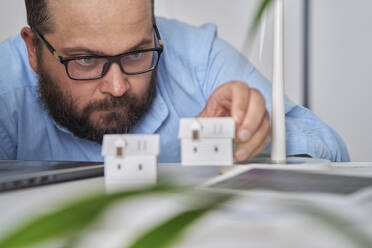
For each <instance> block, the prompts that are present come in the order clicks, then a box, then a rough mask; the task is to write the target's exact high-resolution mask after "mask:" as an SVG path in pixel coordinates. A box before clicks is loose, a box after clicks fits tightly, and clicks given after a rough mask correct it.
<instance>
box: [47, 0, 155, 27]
mask: <svg viewBox="0 0 372 248" xmlns="http://www.w3.org/2000/svg"><path fill="white" fill-rule="evenodd" d="M48 9H49V13H50V17H51V20H52V22H53V23H54V24H55V25H54V26H55V29H56V30H55V31H59V30H58V29H68V28H70V29H71V28H75V27H79V28H80V27H82V28H90V29H94V28H95V29H97V30H102V29H107V28H111V29H114V28H116V29H118V28H120V29H125V28H128V29H130V28H135V27H137V26H140V25H144V24H146V23H148V22H151V20H152V5H151V0H104V1H102V0H49V1H48Z"/></svg>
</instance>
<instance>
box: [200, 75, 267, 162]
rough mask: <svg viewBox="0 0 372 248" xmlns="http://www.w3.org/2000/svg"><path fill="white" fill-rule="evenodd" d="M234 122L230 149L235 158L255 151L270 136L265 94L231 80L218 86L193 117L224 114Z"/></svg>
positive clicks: (264, 143)
mask: <svg viewBox="0 0 372 248" xmlns="http://www.w3.org/2000/svg"><path fill="white" fill-rule="evenodd" d="M228 116H231V117H233V118H234V120H235V124H236V142H237V144H238V146H237V147H236V149H235V151H234V157H235V159H236V160H237V161H244V160H247V159H250V158H252V157H254V156H256V155H258V154H259V153H260V152H261V151H262V150H263V149H264V148H265V146H266V145H267V143H268V142H269V139H270V133H271V131H270V117H269V113H268V112H267V110H266V104H265V98H264V97H263V96H262V94H261V93H260V92H259V91H258V90H256V89H251V88H249V87H248V85H247V84H245V83H243V82H237V81H232V82H228V83H225V84H223V85H221V86H220V87H218V88H217V89H216V90H215V91H214V92H213V94H212V95H211V97H210V98H209V99H208V101H207V104H206V106H205V108H204V110H203V111H202V112H201V113H200V114H199V115H198V116H197V117H228Z"/></svg>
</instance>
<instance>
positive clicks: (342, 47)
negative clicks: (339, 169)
mask: <svg viewBox="0 0 372 248" xmlns="http://www.w3.org/2000/svg"><path fill="white" fill-rule="evenodd" d="M312 12H313V14H312V20H313V21H312V26H313V28H312V40H311V43H312V63H311V68H312V72H311V76H312V78H311V83H312V89H311V90H312V92H313V94H312V97H311V102H312V106H313V110H314V111H315V112H316V113H317V114H318V115H319V116H320V118H322V119H323V120H325V121H326V122H327V123H328V124H329V125H331V126H332V127H334V128H335V129H336V130H337V131H338V132H339V133H341V135H342V136H343V138H344V140H345V142H346V143H347V145H348V147H349V151H350V153H351V156H352V159H353V160H357V161H363V160H364V161H367V160H368V161H372V146H371V141H372V108H371V107H372V98H371V94H372V1H371V0H353V1H350V0H326V1H324V0H313V9H312Z"/></svg>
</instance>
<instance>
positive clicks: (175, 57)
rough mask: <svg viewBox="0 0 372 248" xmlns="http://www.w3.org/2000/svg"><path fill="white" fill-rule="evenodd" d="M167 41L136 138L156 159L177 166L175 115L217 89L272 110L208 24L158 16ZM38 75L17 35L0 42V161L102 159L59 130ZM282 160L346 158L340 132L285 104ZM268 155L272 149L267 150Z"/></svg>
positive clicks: (245, 66)
mask: <svg viewBox="0 0 372 248" xmlns="http://www.w3.org/2000/svg"><path fill="white" fill-rule="evenodd" d="M157 25H158V28H159V31H160V34H161V37H162V39H163V42H164V53H163V54H162V57H161V60H160V63H159V68H158V76H157V90H158V91H157V95H156V97H155V100H154V102H153V105H152V107H151V109H150V110H149V112H148V113H147V114H146V115H145V116H144V118H143V119H142V120H141V121H140V123H138V125H137V126H136V127H135V128H134V129H133V130H132V132H133V133H145V134H152V133H158V134H160V136H161V148H162V151H161V154H160V157H159V160H160V162H178V161H179V160H180V143H179V140H178V124H179V120H180V118H183V117H195V116H196V115H197V114H198V113H199V112H201V111H202V109H203V108H204V106H205V103H206V101H207V99H208V98H209V96H210V95H211V94H212V92H213V91H214V90H215V89H216V88H217V87H218V86H219V85H221V84H223V83H225V82H228V81H231V80H239V81H243V82H246V83H247V84H248V85H249V86H250V87H252V88H256V89H258V90H259V91H260V92H261V93H262V94H263V95H264V97H265V99H266V102H267V109H268V110H269V112H270V113H271V84H270V82H268V81H267V80H266V79H265V78H264V77H263V76H262V75H261V74H260V73H259V72H258V71H257V70H255V68H254V67H253V66H252V64H251V63H250V62H249V61H248V60H247V59H246V58H245V57H243V56H242V55H241V54H240V53H239V52H238V51H236V50H235V49H233V48H232V47H231V46H230V45H228V44H227V43H225V42H224V41H222V40H221V39H219V38H218V37H217V31H216V26H215V25H212V24H207V25H203V26H201V27H192V26H189V25H186V24H183V23H180V22H177V21H174V20H167V19H163V18H158V19H157ZM37 83H38V76H37V74H36V73H35V72H34V71H33V70H32V69H31V67H30V65H29V62H28V56H27V50H26V47H25V44H24V42H23V40H22V38H21V37H20V36H19V35H18V36H16V37H14V38H11V39H8V40H6V41H4V42H3V43H1V44H0V159H6V160H7V159H17V160H74V161H76V160H77V161H102V160H103V157H102V156H101V146H100V145H98V144H97V143H94V142H91V141H88V140H83V139H80V138H78V137H76V136H74V135H73V134H72V133H71V132H70V131H68V130H66V129H65V128H63V127H60V126H58V125H57V124H56V123H55V122H54V121H53V119H52V118H51V117H50V116H49V115H48V113H47V112H46V110H44V109H43V107H42V106H41V105H40V104H39V101H38V90H37ZM286 129H287V155H296V154H308V155H310V156H312V157H317V158H326V159H329V160H332V161H348V160H349V155H348V152H347V149H346V147H345V144H344V143H343V141H342V139H341V138H340V137H339V136H338V134H337V133H336V132H335V131H333V130H332V129H331V128H330V127H328V126H327V125H325V124H324V123H323V122H322V121H320V120H319V119H318V118H317V117H316V116H315V115H314V114H313V113H312V112H311V111H309V110H307V109H305V108H303V107H301V106H298V105H295V104H294V103H292V102H291V101H289V100H287V101H286ZM265 152H269V146H267V148H266V149H265Z"/></svg>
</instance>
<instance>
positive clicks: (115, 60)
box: [32, 24, 163, 81]
mask: <svg viewBox="0 0 372 248" xmlns="http://www.w3.org/2000/svg"><path fill="white" fill-rule="evenodd" d="M153 28H154V30H155V34H156V36H157V40H158V45H159V47H155V48H149V49H143V50H135V51H130V52H126V53H122V54H119V55H115V56H98V55H93V56H79V57H62V56H60V55H59V54H58V53H57V51H56V49H54V48H53V46H52V45H51V44H50V43H49V42H48V41H47V40H46V39H45V38H44V36H43V35H42V34H41V33H39V32H38V31H36V30H34V29H32V30H33V32H34V34H35V35H36V37H37V38H38V39H39V40H40V41H41V42H42V43H43V44H44V45H45V46H46V48H47V49H48V50H49V51H50V52H51V53H52V54H53V56H54V57H56V58H57V60H58V61H59V62H60V63H61V64H63V65H64V66H65V69H66V74H67V76H68V77H69V78H70V79H71V80H76V81H90V80H97V79H101V78H103V77H104V76H105V75H106V73H107V72H108V70H109V68H110V67H111V65H112V63H117V64H118V65H119V67H120V70H121V71H122V72H123V73H124V74H126V75H139V74H144V73H147V72H150V71H153V70H155V69H156V68H157V66H158V64H159V60H160V56H161V54H162V52H163V41H162V39H161V36H160V33H159V30H158V27H157V26H156V24H154V25H153ZM151 51H153V52H155V51H156V52H158V55H159V56H158V58H157V61H156V63H155V65H153V67H151V68H149V69H147V70H145V71H141V72H134V73H129V72H126V71H125V69H124V67H123V66H122V64H121V59H122V58H123V57H125V56H128V55H131V54H135V53H140V52H151ZM86 58H105V59H107V61H108V66H107V69H106V70H102V73H101V75H100V76H98V77H95V78H87V79H77V78H73V77H72V76H71V75H70V73H69V71H68V63H69V62H70V61H73V60H79V59H86Z"/></svg>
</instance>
